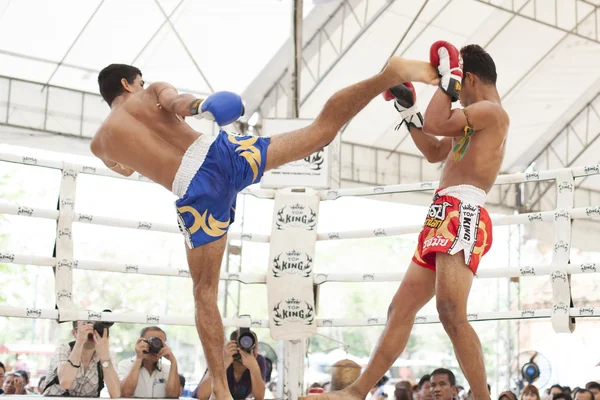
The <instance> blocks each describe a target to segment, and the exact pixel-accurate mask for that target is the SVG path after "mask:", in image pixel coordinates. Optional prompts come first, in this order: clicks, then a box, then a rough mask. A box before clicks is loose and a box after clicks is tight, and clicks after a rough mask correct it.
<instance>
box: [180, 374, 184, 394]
mask: <svg viewBox="0 0 600 400" xmlns="http://www.w3.org/2000/svg"><path fill="white" fill-rule="evenodd" d="M179 388H180V390H179V397H181V396H183V391H184V390H185V376H183V375H181V374H179Z"/></svg>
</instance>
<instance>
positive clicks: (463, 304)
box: [436, 252, 490, 400]
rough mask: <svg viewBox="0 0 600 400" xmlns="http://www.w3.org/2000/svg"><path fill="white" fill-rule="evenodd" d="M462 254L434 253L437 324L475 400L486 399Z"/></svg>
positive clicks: (468, 273)
mask: <svg viewBox="0 0 600 400" xmlns="http://www.w3.org/2000/svg"><path fill="white" fill-rule="evenodd" d="M464 260H465V259H464V255H463V252H459V253H457V254H455V255H449V254H445V253H437V254H436V265H437V280H436V300H437V310H438V313H439V315H440V321H441V322H442V325H444V329H445V330H446V333H448V336H449V337H450V340H451V341H452V345H453V346H454V352H455V353H456V358H457V359H458V361H459V364H460V367H461V369H462V372H463V374H464V375H465V378H466V379H467V382H469V386H470V387H471V390H472V391H473V394H474V396H475V399H476V400H483V399H489V398H490V393H489V391H488V389H487V378H486V373H485V365H484V363H483V352H482V350H481V343H480V341H479V338H478V337H477V333H475V330H474V329H473V327H472V326H471V324H469V321H468V320H467V299H468V297H469V292H470V291H471V284H472V283H473V272H472V271H471V269H470V268H469V267H468V266H467V265H466V264H465V262H464Z"/></svg>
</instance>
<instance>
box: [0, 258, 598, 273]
mask: <svg viewBox="0 0 600 400" xmlns="http://www.w3.org/2000/svg"><path fill="white" fill-rule="evenodd" d="M0 260H2V255H1V254H0ZM581 272H583V273H586V272H596V264H595V263H587V264H581Z"/></svg>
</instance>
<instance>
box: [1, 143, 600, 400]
mask: <svg viewBox="0 0 600 400" xmlns="http://www.w3.org/2000/svg"><path fill="white" fill-rule="evenodd" d="M0 161H5V162H12V163H19V164H26V165H32V166H37V167H45V168H53V169H58V170H61V172H62V175H61V185H60V193H59V202H58V208H57V209H44V208H34V207H29V206H28V205H27V204H11V203H8V202H7V201H5V200H4V199H1V198H0V214H7V215H15V216H21V217H29V218H44V219H51V220H56V221H57V230H56V257H39V256H32V255H27V254H15V253H11V252H10V249H0V262H1V263H6V264H26V265H35V266H40V267H52V268H55V296H56V304H57V307H58V309H42V308H35V309H34V308H17V307H9V306H0V315H1V316H5V317H18V318H37V319H51V320H56V321H61V322H62V321H72V320H93V321H96V320H98V321H111V322H124V323H137V324H152V325H157V324H166V325H187V326H195V322H194V317H193V316H189V317H183V316H172V315H150V314H143V313H98V312H88V311H82V310H79V309H77V307H76V306H75V304H74V303H73V290H74V288H73V270H75V269H79V270H88V271H107V272H119V273H125V274H138V275H158V276H177V277H183V278H189V271H188V269H187V268H167V267H158V266H149V265H137V264H135V265H133V264H122V263H109V262H103V261H95V260H83V259H74V258H73V229H72V226H73V224H74V223H84V224H95V225H104V226H111V227H118V228H128V229H138V230H146V231H157V232H167V233H173V234H179V235H180V234H181V233H180V231H179V228H178V226H177V224H175V223H173V224H162V223H155V222H152V221H138V220H127V219H117V218H110V217H102V216H97V215H90V214H82V213H78V212H77V211H76V203H77V202H76V199H75V191H76V184H77V179H78V176H79V175H80V174H92V175H101V176H107V177H113V178H119V179H127V180H133V181H144V182H150V181H149V180H148V179H147V178H145V177H143V176H141V175H138V174H134V175H132V176H130V177H123V176H121V175H117V174H116V173H114V172H112V171H110V170H109V169H108V168H98V167H93V166H87V165H79V164H71V163H66V162H57V161H51V160H45V159H40V158H34V157H28V156H23V155H13V154H8V153H0ZM590 175H600V164H597V165H588V166H582V167H578V168H570V169H560V170H549V171H539V172H532V173H516V174H510V175H501V176H499V177H498V179H497V180H496V182H495V184H496V185H506V184H518V183H524V182H535V181H554V182H555V183H556V188H557V190H556V192H557V202H556V209H554V210H548V211H543V212H534V213H524V214H515V215H503V216H499V217H496V218H492V220H493V225H494V226H504V225H517V224H523V225H526V224H540V223H546V224H551V225H552V227H553V229H554V243H553V257H552V261H551V263H550V264H548V265H529V266H524V267H521V268H490V269H481V270H480V271H479V272H478V274H477V275H476V277H477V278H478V279H489V278H517V277H525V278H526V277H531V276H538V277H539V276H548V278H549V279H550V281H551V283H552V292H553V298H552V308H547V309H523V310H515V311H504V312H477V313H469V314H468V319H469V320H470V321H487V320H511V319H539V318H549V319H550V320H551V321H552V326H553V328H554V330H555V331H556V332H562V333H569V332H572V331H573V330H574V328H575V321H576V318H581V317H598V316H600V308H593V307H573V306H572V304H573V303H572V299H571V287H570V275H573V274H593V273H596V272H598V269H599V268H600V266H597V265H596V264H595V263H586V264H570V263H569V255H570V243H571V224H572V221H573V220H577V219H590V218H595V217H600V205H598V206H595V207H581V208H574V207H573V204H574V192H575V185H574V179H575V178H579V177H586V176H590ZM437 185H438V182H423V183H414V184H399V185H390V186H377V187H361V188H353V189H339V190H320V191H314V193H315V195H316V196H317V197H318V201H331V200H335V199H338V198H341V197H347V196H374V195H378V194H391V193H406V192H416V191H431V190H433V189H435V188H436V187H437ZM311 190H312V189H311ZM243 194H245V195H252V196H256V197H258V198H266V199H275V198H276V197H277V190H269V189H253V190H245V191H244V192H243ZM287 195H288V196H291V198H292V199H294V198H295V197H294V196H296V194H295V193H294V192H293V190H292V191H291V192H288V193H287ZM293 202H294V204H296V203H295V200H293ZM293 207H294V206H293V205H292V208H293ZM275 222H277V221H275ZM313 222H314V224H313V225H312V226H314V227H315V231H316V218H315V220H314V221H313ZM421 227H422V225H414V226H397V227H391V228H377V227H373V229H365V230H356V231H340V232H318V233H315V236H316V241H328V240H344V239H361V238H374V237H389V236H398V235H405V234H412V233H418V232H419V231H420V230H421ZM275 235H276V233H275V232H273V233H272V234H271V235H264V234H253V233H242V234H239V233H230V234H229V240H232V239H238V240H243V241H250V242H259V243H271V246H273V244H272V242H273V240H274V236H275ZM283 240H285V237H284V238H283ZM308 272H309V273H308V274H307V275H306V276H305V277H308V279H309V283H310V287H311V289H312V286H313V285H321V284H323V283H326V282H399V281H401V280H402V278H403V273H401V272H400V273H370V272H365V273H344V272H335V273H319V271H318V263H317V268H316V271H308ZM220 279H221V280H226V281H239V282H241V283H245V284H267V286H269V285H270V283H269V282H270V279H271V278H270V277H269V274H268V273H266V274H251V273H224V272H221V276H220ZM381 313H382V314H384V313H385V310H381ZM313 320H314V322H312V321H313ZM437 322H439V318H438V316H437V315H421V314H418V315H417V317H416V318H415V323H416V324H429V323H437ZM385 323H386V317H384V316H372V317H368V318H352V319H350V318H335V317H333V316H313V318H312V319H311V324H313V325H314V329H316V328H317V327H361V326H381V325H385ZM223 324H224V325H225V326H228V327H251V328H270V329H274V328H275V327H274V325H278V324H279V323H278V322H276V323H275V324H274V323H273V318H270V319H269V320H261V319H253V318H251V317H246V318H226V319H224V320H223ZM304 345H305V344H304V342H303V341H302V340H294V339H288V340H285V348H284V357H283V359H284V363H285V365H284V367H285V375H284V377H283V397H284V398H289V399H296V398H298V396H299V395H301V394H303V393H304V392H305V389H306V388H304V387H303V369H304V368H303V367H304V347H303V346H304Z"/></svg>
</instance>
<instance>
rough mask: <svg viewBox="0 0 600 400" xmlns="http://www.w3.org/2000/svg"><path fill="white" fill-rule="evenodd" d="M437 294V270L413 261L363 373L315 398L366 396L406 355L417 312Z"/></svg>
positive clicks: (361, 397)
mask: <svg viewBox="0 0 600 400" xmlns="http://www.w3.org/2000/svg"><path fill="white" fill-rule="evenodd" d="M434 293H435V272H434V271H432V270H430V269H427V268H423V267H420V266H418V265H417V264H415V263H413V262H411V264H410V266H409V267H408V271H407V272H406V275H405V276H404V279H403V280H402V283H401V284H400V288H399V289H398V291H397V292H396V295H395V296H394V298H393V300H392V304H390V307H389V309H388V321H387V324H386V326H385V329H384V330H383V333H382V334H381V337H380V338H379V343H378V344H377V347H375V351H374V353H373V355H372V356H371V360H370V361H369V364H368V365H367V367H366V368H365V370H364V371H363V373H362V374H361V376H360V377H359V378H358V379H357V380H356V382H354V383H353V384H352V385H350V386H349V387H348V388H346V389H344V390H342V391H339V392H333V393H326V394H322V395H319V396H318V397H314V399H315V400H317V399H318V400H323V399H364V398H365V397H366V396H367V394H368V393H369V390H371V388H372V387H373V386H374V385H375V384H376V383H377V381H378V380H379V379H380V378H381V377H382V376H383V375H384V374H385V373H386V371H387V370H389V369H390V367H391V366H392V364H393V363H394V361H396V359H397V358H398V357H399V356H400V354H402V351H403V350H404V347H405V346H406V343H407V342H408V338H409V336H410V331H411V330H412V326H413V323H414V320H415V316H416V314H417V311H419V310H420V309H421V308H422V307H423V306H424V305H425V304H427V302H428V301H429V300H431V298H432V297H433V295H434ZM308 398H313V397H312V396H309V397H308Z"/></svg>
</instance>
